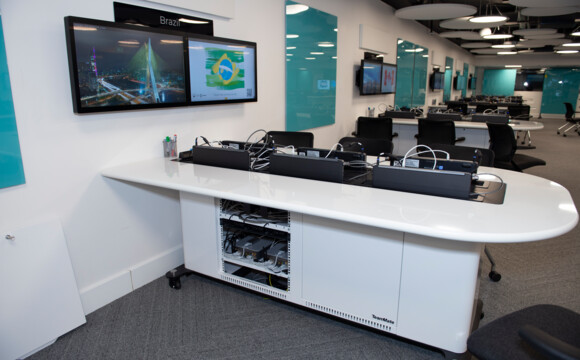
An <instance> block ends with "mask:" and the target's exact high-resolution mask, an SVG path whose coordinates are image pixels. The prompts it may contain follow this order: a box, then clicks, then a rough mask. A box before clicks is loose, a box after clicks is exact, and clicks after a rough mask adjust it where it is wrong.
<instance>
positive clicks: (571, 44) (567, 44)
mask: <svg viewBox="0 0 580 360" xmlns="http://www.w3.org/2000/svg"><path fill="white" fill-rule="evenodd" d="M562 46H573V47H576V46H580V43H565V44H562Z"/></svg>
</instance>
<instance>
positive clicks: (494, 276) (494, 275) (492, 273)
mask: <svg viewBox="0 0 580 360" xmlns="http://www.w3.org/2000/svg"><path fill="white" fill-rule="evenodd" d="M489 278H490V279H491V281H493V282H498V281H500V280H501V274H500V273H498V272H496V271H490V272H489Z"/></svg>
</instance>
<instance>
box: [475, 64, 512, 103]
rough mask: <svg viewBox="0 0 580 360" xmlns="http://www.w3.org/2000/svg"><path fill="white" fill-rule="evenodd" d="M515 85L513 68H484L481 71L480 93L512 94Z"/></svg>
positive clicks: (493, 94) (489, 94) (491, 94)
mask: <svg viewBox="0 0 580 360" xmlns="http://www.w3.org/2000/svg"><path fill="white" fill-rule="evenodd" d="M515 87H516V70H515V69H499V70H496V69H485V70H484V71H483V84H482V89H481V93H482V95H487V96H512V95H513V94H514V89H515Z"/></svg>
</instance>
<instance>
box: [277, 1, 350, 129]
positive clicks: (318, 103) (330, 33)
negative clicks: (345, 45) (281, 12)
mask: <svg viewBox="0 0 580 360" xmlns="http://www.w3.org/2000/svg"><path fill="white" fill-rule="evenodd" d="M286 9H287V11H286V130H287V131H299V130H305V129H311V128H315V127H319V126H324V125H330V124H334V121H335V105H336V53H337V41H336V38H337V36H336V35H337V24H338V21H337V17H336V16H334V15H330V14H327V13H325V12H322V11H319V10H316V9H313V8H309V7H308V6H305V5H302V4H299V3H296V2H294V1H286Z"/></svg>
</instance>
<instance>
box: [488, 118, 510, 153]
mask: <svg viewBox="0 0 580 360" xmlns="http://www.w3.org/2000/svg"><path fill="white" fill-rule="evenodd" d="M487 130H488V132H489V148H490V149H491V150H492V151H493V153H494V154H495V161H502V162H510V161H512V158H513V157H514V154H515V153H516V150H517V148H518V143H517V140H516V137H515V135H514V130H513V129H512V127H511V126H509V125H507V124H492V123H487Z"/></svg>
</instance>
